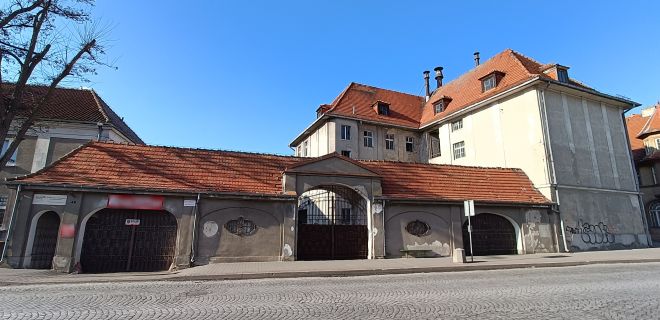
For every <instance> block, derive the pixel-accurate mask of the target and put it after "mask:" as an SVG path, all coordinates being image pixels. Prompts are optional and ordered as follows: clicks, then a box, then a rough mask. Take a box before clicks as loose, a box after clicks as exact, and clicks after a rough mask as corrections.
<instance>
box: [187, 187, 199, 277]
mask: <svg viewBox="0 0 660 320" xmlns="http://www.w3.org/2000/svg"><path fill="white" fill-rule="evenodd" d="M201 197H202V195H201V194H200V193H198V194H197V199H196V200H195V207H194V208H193V223H192V227H193V228H192V242H191V243H190V265H191V266H192V264H193V263H194V262H195V241H196V240H197V213H199V209H198V208H199V199H200V198H201Z"/></svg>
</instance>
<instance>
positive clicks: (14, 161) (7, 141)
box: [0, 139, 18, 166]
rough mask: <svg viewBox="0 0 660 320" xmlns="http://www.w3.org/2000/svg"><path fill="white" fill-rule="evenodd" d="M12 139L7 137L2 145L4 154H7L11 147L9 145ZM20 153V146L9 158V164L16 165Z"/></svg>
mask: <svg viewBox="0 0 660 320" xmlns="http://www.w3.org/2000/svg"><path fill="white" fill-rule="evenodd" d="M11 142H12V140H9V139H6V140H5V143H4V144H3V145H2V154H0V155H3V154H5V152H7V149H9V145H10V144H11ZM17 153H18V148H17V149H16V151H14V154H12V155H11V158H9V161H7V166H15V165H16V154H17Z"/></svg>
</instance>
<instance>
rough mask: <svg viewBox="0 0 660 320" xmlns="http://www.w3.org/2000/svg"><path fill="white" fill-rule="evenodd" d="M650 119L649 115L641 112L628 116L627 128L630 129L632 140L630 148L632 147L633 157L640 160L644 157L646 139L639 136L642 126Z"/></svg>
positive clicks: (629, 137) (629, 138)
mask: <svg viewBox="0 0 660 320" xmlns="http://www.w3.org/2000/svg"><path fill="white" fill-rule="evenodd" d="M648 120H649V118H648V117H646V118H645V117H642V115H641V114H633V115H630V116H626V128H627V129H628V140H629V141H630V148H631V149H632V150H631V151H632V153H633V158H634V159H635V161H639V160H641V159H642V158H644V156H645V155H646V154H645V151H644V139H640V138H638V137H637V135H639V133H640V132H641V131H642V128H643V127H644V125H645V124H646V122H647V121H648Z"/></svg>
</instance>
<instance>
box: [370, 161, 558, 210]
mask: <svg viewBox="0 0 660 320" xmlns="http://www.w3.org/2000/svg"><path fill="white" fill-rule="evenodd" d="M364 163H366V164H367V165H368V166H369V167H371V168H373V169H374V170H376V171H379V172H380V173H381V176H382V183H381V185H382V188H383V195H386V196H388V197H391V198H402V199H405V198H408V199H409V198H415V199H429V200H448V201H463V200H468V199H472V200H475V201H483V202H503V203H507V202H513V203H532V204H534V203H535V204H547V203H549V201H548V199H546V198H545V197H544V196H543V195H542V194H541V193H540V192H539V191H538V190H537V189H536V188H534V186H533V184H532V182H531V181H530V180H529V178H528V177H527V175H526V174H525V173H524V172H523V171H522V170H520V169H508V168H484V167H468V166H457V165H437V164H421V163H409V162H391V161H364Z"/></svg>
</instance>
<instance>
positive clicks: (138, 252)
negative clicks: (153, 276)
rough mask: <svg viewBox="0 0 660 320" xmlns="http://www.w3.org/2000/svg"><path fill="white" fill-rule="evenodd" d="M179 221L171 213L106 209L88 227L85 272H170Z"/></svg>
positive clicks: (86, 228) (90, 221)
mask: <svg viewBox="0 0 660 320" xmlns="http://www.w3.org/2000/svg"><path fill="white" fill-rule="evenodd" d="M176 232H177V227H176V218H174V216H173V215H171V214H170V213H169V212H167V211H150V210H122V209H119V210H118V209H104V210H102V211H99V212H98V213H96V214H94V215H93V216H92V217H91V218H90V219H89V221H87V226H86V227H85V238H84V240H83V248H82V254H81V257H80V264H81V267H82V270H83V272H89V273H101V272H125V271H162V270H167V269H168V268H169V267H170V265H171V264H172V261H173V259H174V250H175V247H176Z"/></svg>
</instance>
